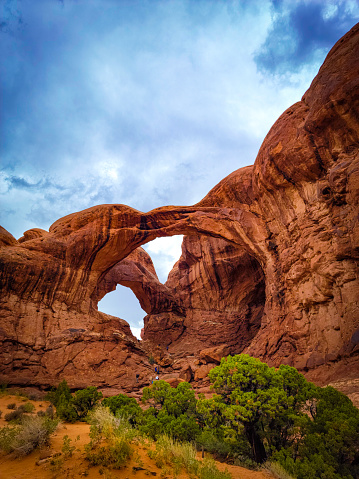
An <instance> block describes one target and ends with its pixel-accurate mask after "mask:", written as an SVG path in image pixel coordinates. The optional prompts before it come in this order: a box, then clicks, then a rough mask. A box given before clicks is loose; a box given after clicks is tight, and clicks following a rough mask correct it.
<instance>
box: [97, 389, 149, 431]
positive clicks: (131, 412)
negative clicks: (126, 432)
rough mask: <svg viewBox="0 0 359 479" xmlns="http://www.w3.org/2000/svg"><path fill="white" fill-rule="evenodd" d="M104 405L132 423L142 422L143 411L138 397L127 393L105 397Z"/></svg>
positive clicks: (114, 413)
mask: <svg viewBox="0 0 359 479" xmlns="http://www.w3.org/2000/svg"><path fill="white" fill-rule="evenodd" d="M101 404H102V406H105V407H108V408H109V409H110V411H111V413H112V414H113V415H114V416H117V415H119V416H121V417H126V418H127V419H128V420H129V422H130V423H131V424H132V425H136V424H139V423H141V421H142V416H143V412H142V409H141V408H140V406H139V405H138V404H137V401H136V399H134V398H130V397H128V396H126V395H125V394H118V395H117V396H111V397H109V398H105V399H104V400H103V401H102V403H101Z"/></svg>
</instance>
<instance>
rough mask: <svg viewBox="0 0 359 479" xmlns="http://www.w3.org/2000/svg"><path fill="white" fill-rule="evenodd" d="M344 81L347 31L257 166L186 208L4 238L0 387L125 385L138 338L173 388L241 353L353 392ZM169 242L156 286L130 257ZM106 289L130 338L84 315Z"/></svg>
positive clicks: (355, 253) (349, 150) (86, 216)
mask: <svg viewBox="0 0 359 479" xmlns="http://www.w3.org/2000/svg"><path fill="white" fill-rule="evenodd" d="M358 84H359V27H358V25H357V26H356V27H354V28H353V29H352V30H351V31H350V32H348V33H347V34H346V35H345V36H344V37H343V38H342V39H341V40H340V41H339V42H338V43H337V44H336V45H335V46H334V47H333V49H332V50H331V51H330V53H329V54H328V57H327V59H326V61H325V62H324V64H323V66H322V67H321V69H320V71H319V73H318V75H317V77H316V78H315V79H314V81H313V83H312V85H311V87H310V88H309V90H308V91H307V92H306V93H305V95H304V96H303V98H302V100H301V101H300V102H298V103H296V104H295V105H293V106H292V107H290V108H289V109H288V110H287V111H285V112H284V113H283V115H281V117H280V118H279V119H278V120H277V122H276V123H275V124H274V125H273V127H272V128H271V130H270V131H269V133H268V135H267V136H266V138H265V140H264V142H263V144H262V147H261V149H260V151H259V153H258V156H257V159H256V161H255V164H254V165H253V166H251V167H246V168H242V169H240V170H237V171H235V172H233V173H232V174H231V175H229V176H228V177H227V178H225V179H224V180H222V181H221V182H220V183H219V184H218V185H217V186H216V187H215V188H213V189H212V190H211V191H210V192H209V193H208V195H207V196H206V197H205V198H204V199H203V200H202V201H201V202H199V203H198V204H197V205H194V206H191V207H163V208H159V209H156V210H153V211H151V212H148V213H142V212H139V211H136V210H134V209H132V208H130V207H128V206H124V205H101V206H95V207H93V208H89V209H88V210H84V211H81V212H79V213H74V214H72V215H69V216H67V217H65V218H61V219H60V220H58V221H57V222H56V223H54V224H53V225H52V226H51V228H50V230H49V232H46V231H43V230H39V229H33V230H30V231H28V232H26V233H25V234H24V236H23V238H20V239H19V241H16V240H15V238H13V237H12V236H11V234H10V233H8V232H6V231H5V230H2V231H1V232H0V241H1V245H2V246H1V249H0V261H1V329H0V335H1V336H0V339H1V341H2V346H1V351H0V364H1V366H0V368H1V374H2V378H4V379H5V380H7V381H8V382H14V383H17V384H30V383H31V384H38V385H48V384H51V383H53V382H56V380H59V379H60V378H63V377H65V378H67V379H68V380H69V382H70V383H71V384H72V385H73V386H80V385H83V384H84V383H86V384H96V385H101V386H102V387H117V388H120V389H121V388H122V389H123V390H130V389H131V388H136V387H137V386H141V385H143V384H145V383H146V382H147V381H148V378H149V376H150V374H151V369H150V365H149V364H148V362H147V356H148V351H149V350H151V342H152V343H155V344H158V343H159V344H160V345H161V346H160V347H159V348H158V351H156V350H155V349H154V353H155V354H156V355H157V359H158V361H159V362H160V361H161V362H162V365H163V367H165V368H167V370H168V371H170V372H173V371H174V372H176V371H177V373H178V372H180V371H182V372H181V373H180V374H179V375H180V376H181V374H182V376H183V377H184V378H186V379H192V378H193V377H194V378H195V379H196V380H199V381H200V380H201V379H203V378H205V376H206V374H207V370H208V367H210V365H211V364H214V363H215V362H216V361H218V358H220V356H221V355H224V354H228V352H240V351H246V352H249V353H250V354H253V355H255V356H257V357H260V358H262V359H264V360H266V361H268V362H269V363H271V364H273V365H278V364H280V363H287V364H290V365H294V366H295V367H297V368H299V369H300V370H302V371H304V372H305V373H306V374H307V376H308V377H309V378H311V379H313V380H316V381H317V382H319V383H322V384H323V383H326V382H329V381H334V380H336V381H339V380H340V381H342V383H343V384H345V385H346V387H349V386H350V384H356V380H357V379H358V377H359V354H358V353H359V304H358V302H359V279H358V259H359V222H358V218H359V216H358V215H359V211H358V210H359V207H358V205H359V154H358V141H359V117H358V111H359V85H358ZM174 234H185V235H187V237H186V238H185V240H184V245H183V253H182V256H181V258H180V260H179V262H178V263H177V264H176V266H175V267H174V269H173V271H172V273H171V274H170V277H169V279H168V281H167V283H166V284H165V285H161V284H160V283H159V281H158V279H157V277H156V275H155V272H154V269H153V266H152V263H151V261H150V259H149V258H148V256H147V254H146V253H145V252H144V251H143V250H138V249H137V248H138V247H139V246H141V245H142V244H145V243H146V242H148V241H151V240H152V239H154V238H156V237H159V236H170V235H174ZM129 255H130V256H129ZM116 284H124V285H126V286H129V287H131V288H132V289H133V291H134V292H135V294H136V295H137V297H138V298H139V300H140V302H141V305H142V307H143V309H144V310H145V311H146V313H147V316H146V319H145V329H144V338H145V340H146V341H145V342H144V343H143V344H141V343H140V342H138V341H137V340H136V339H135V338H134V337H133V336H132V335H131V332H130V330H129V327H128V325H127V324H126V322H125V321H123V320H120V319H118V318H113V317H109V316H108V315H104V314H103V313H99V312H98V311H97V301H98V300H99V299H100V298H101V297H102V296H103V295H104V294H106V293H107V292H108V291H111V290H112V289H113V288H114V287H115V285H116ZM167 346H168V347H169V351H170V353H171V354H172V356H169V355H167V354H166V350H165V347H167ZM201 351H202V353H201ZM186 355H187V356H190V358H187V359H185V356H186ZM176 358H177V359H176ZM179 358H182V359H179ZM136 371H138V372H139V373H140V382H139V383H135V379H134V374H135V372H136ZM177 373H176V374H177ZM348 385H349V386H348Z"/></svg>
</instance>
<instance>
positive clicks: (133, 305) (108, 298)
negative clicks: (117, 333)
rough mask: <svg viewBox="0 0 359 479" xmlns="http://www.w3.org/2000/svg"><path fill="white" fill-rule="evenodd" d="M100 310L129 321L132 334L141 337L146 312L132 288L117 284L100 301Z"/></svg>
mask: <svg viewBox="0 0 359 479" xmlns="http://www.w3.org/2000/svg"><path fill="white" fill-rule="evenodd" d="M98 310H99V311H100V312H102V313H106V314H110V315H111V316H116V317H118V318H121V319H124V320H125V321H127V323H128V324H129V325H130V328H131V332H132V334H133V335H134V336H135V337H136V338H137V339H139V340H140V339H141V329H143V317H144V316H145V314H146V312H145V311H144V310H143V309H142V308H141V305H140V302H139V301H138V299H137V298H136V296H135V294H134V293H133V291H132V290H131V289H130V288H127V287H126V286H122V285H120V284H117V285H116V289H115V290H114V291H110V292H109V293H107V294H106V295H105V296H104V297H103V298H102V299H101V300H100V301H99V302H98Z"/></svg>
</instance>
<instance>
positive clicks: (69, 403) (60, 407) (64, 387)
mask: <svg viewBox="0 0 359 479" xmlns="http://www.w3.org/2000/svg"><path fill="white" fill-rule="evenodd" d="M101 398H102V393H101V392H98V391H97V389H96V388H95V387H94V386H91V387H88V388H86V389H79V390H78V391H76V392H75V394H74V396H72V394H71V391H70V388H69V386H68V384H67V382H66V381H65V380H64V381H62V382H61V383H60V384H59V386H58V387H57V388H56V389H53V390H52V391H50V392H49V393H48V394H47V395H46V399H47V400H49V401H50V402H51V403H52V404H53V405H54V406H55V407H56V415H57V416H58V417H59V418H60V419H62V420H63V421H66V422H76V421H78V420H83V419H84V418H85V417H86V416H87V414H88V412H89V411H90V410H92V409H93V408H94V406H95V405H96V404H97V403H98V401H99V400H100V399H101Z"/></svg>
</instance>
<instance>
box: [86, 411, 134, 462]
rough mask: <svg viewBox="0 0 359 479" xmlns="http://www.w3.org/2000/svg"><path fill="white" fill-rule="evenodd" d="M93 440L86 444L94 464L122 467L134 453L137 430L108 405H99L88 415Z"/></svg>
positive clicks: (89, 459)
mask: <svg viewBox="0 0 359 479" xmlns="http://www.w3.org/2000/svg"><path fill="white" fill-rule="evenodd" d="M88 422H89V423H90V424H91V428H90V438H91V441H90V443H89V444H87V445H86V446H85V451H86V458H87V460H88V461H89V462H90V463H91V464H92V465H97V466H99V465H101V466H107V467H111V468H114V469H120V468H121V467H123V466H124V465H125V464H126V462H127V461H128V460H129V459H130V457H131V456H132V454H133V448H132V446H131V443H132V441H133V439H134V438H135V437H136V435H137V432H136V431H135V430H134V429H133V428H132V426H131V424H130V423H129V422H128V420H127V419H126V418H121V417H115V416H114V415H113V414H112V413H111V412H110V410H109V408H107V407H103V406H97V407H96V408H95V409H94V410H93V411H92V412H91V413H90V414H89V416H88Z"/></svg>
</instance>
